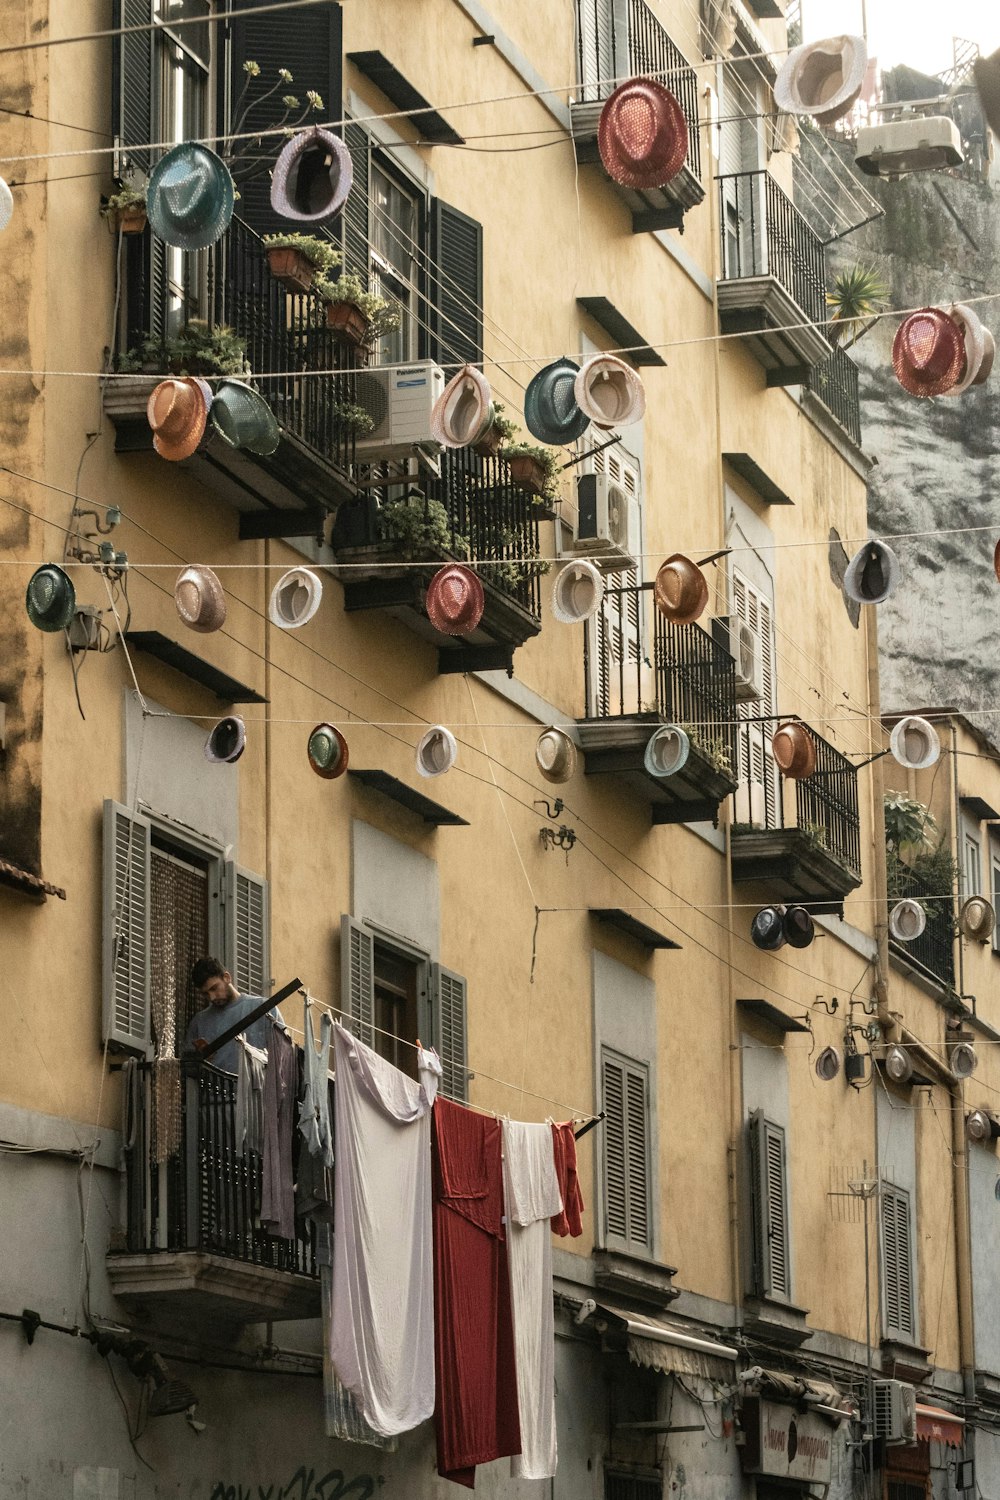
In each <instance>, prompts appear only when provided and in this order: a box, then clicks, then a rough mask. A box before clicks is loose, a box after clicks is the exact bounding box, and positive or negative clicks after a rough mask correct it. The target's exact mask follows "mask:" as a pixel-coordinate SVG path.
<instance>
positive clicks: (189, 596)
mask: <svg viewBox="0 0 1000 1500" xmlns="http://www.w3.org/2000/svg"><path fill="white" fill-rule="evenodd" d="M174 604H175V605H176V606H177V613H178V615H179V616H180V618H181V620H182V621H183V622H184V624H185V625H186V626H187V627H188V629H189V630H198V631H200V632H201V633H202V634H203V635H207V634H208V633H209V632H210V631H213V630H221V629H222V627H223V625H225V623H226V593H225V590H224V589H223V587H222V584H221V583H220V582H219V579H218V576H217V575H216V574H215V573H213V572H212V569H211V568H204V567H200V566H192V567H188V568H182V569H181V571H180V573H178V575H177V582H176V583H175V584H174Z"/></svg>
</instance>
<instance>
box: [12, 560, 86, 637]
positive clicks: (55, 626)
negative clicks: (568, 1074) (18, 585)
mask: <svg viewBox="0 0 1000 1500" xmlns="http://www.w3.org/2000/svg"><path fill="white" fill-rule="evenodd" d="M24 604H25V608H26V609H27V611H28V619H29V620H30V621H31V623H32V625H34V626H36V627H37V629H39V630H48V631H53V632H54V631H57V630H65V629H66V627H67V626H68V625H69V623H70V621H71V620H72V618H73V615H74V613H75V612H76V590H75V589H74V587H73V583H72V580H71V579H70V577H69V575H68V574H67V573H64V572H63V570H62V568H59V567H57V566H56V564H55V563H45V564H44V566H43V567H41V568H36V569H35V571H34V572H33V573H32V575H31V577H30V578H29V579H28V588H27V592H26V594H25V597H24Z"/></svg>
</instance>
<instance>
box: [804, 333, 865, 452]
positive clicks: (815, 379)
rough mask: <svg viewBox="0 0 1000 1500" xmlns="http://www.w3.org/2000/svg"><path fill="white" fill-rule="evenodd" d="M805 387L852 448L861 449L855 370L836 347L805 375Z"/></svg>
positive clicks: (837, 346) (835, 345) (845, 354)
mask: <svg viewBox="0 0 1000 1500" xmlns="http://www.w3.org/2000/svg"><path fill="white" fill-rule="evenodd" d="M805 387H806V390H807V391H811V392H812V394H813V395H814V396H815V397H816V399H817V401H822V403H823V405H824V406H825V407H826V409H827V411H828V412H829V413H830V415H831V416H832V417H833V418H835V420H836V421H837V422H839V423H840V425H841V427H842V428H843V429H844V431H845V432H846V433H847V436H848V437H849V438H850V440H851V442H852V443H853V444H854V445H855V447H857V448H860V447H861V397H860V395H859V393H858V367H857V365H856V364H855V363H854V361H853V359H852V358H851V356H850V355H849V354H848V353H847V352H846V350H844V349H842V348H841V347H840V345H839V344H834V345H833V354H832V356H831V357H830V358H829V359H824V360H823V361H822V363H821V364H818V365H813V366H812V367H811V368H810V369H809V370H808V371H807V372H806V380H805Z"/></svg>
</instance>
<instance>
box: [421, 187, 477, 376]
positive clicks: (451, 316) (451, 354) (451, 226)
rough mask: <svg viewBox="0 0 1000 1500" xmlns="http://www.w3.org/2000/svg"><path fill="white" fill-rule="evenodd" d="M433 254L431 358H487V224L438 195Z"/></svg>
mask: <svg viewBox="0 0 1000 1500" xmlns="http://www.w3.org/2000/svg"><path fill="white" fill-rule="evenodd" d="M430 258H431V267H430V273H429V275H428V278H427V283H428V285H427V301H428V316H427V322H428V325H429V329H430V336H429V338H430V342H429V347H428V355H429V358H431V359H436V360H437V361H438V363H439V364H442V365H445V366H446V367H447V366H455V365H460V364H466V363H468V364H477V363H478V362H479V361H481V360H482V357H483V313H482V306H483V226H482V225H481V224H480V223H478V221H477V220H476V219H470V218H469V216H468V215H467V214H463V213H460V212H459V210H458V209H457V208H452V207H451V206H450V204H448V203H442V201H441V199H440V198H435V199H434V200H433V201H432V203H431V213H430ZM449 373H453V371H449Z"/></svg>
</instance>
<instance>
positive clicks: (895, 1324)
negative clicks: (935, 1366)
mask: <svg viewBox="0 0 1000 1500" xmlns="http://www.w3.org/2000/svg"><path fill="white" fill-rule="evenodd" d="M881 1198H882V1202H881V1214H882V1302H883V1319H884V1322H885V1336H886V1338H890V1339H891V1338H896V1339H913V1338H915V1337H916V1318H915V1312H914V1299H913V1251H912V1245H911V1240H912V1236H911V1233H910V1195H909V1193H907V1192H906V1191H905V1190H904V1189H903V1188H898V1187H893V1186H892V1185H891V1184H890V1183H887V1182H883V1183H882V1192H881Z"/></svg>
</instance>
